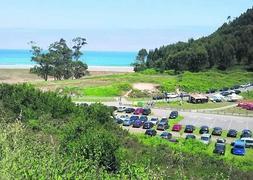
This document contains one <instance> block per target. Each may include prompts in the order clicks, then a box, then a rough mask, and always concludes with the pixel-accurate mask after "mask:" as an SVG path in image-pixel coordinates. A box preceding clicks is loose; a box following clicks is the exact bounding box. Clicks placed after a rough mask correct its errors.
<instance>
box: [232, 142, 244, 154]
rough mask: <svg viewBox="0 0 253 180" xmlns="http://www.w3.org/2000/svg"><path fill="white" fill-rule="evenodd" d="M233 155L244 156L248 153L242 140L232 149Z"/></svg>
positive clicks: (235, 143)
mask: <svg viewBox="0 0 253 180" xmlns="http://www.w3.org/2000/svg"><path fill="white" fill-rule="evenodd" d="M231 153H232V154H235V155H242V156H244V155H245V153H246V150H245V142H243V141H241V140H237V141H235V142H234V147H233V148H232V149H231Z"/></svg>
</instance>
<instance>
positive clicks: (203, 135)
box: [201, 134, 211, 137]
mask: <svg viewBox="0 0 253 180" xmlns="http://www.w3.org/2000/svg"><path fill="white" fill-rule="evenodd" d="M210 136H211V135H210V134H202V135H201V137H210Z"/></svg>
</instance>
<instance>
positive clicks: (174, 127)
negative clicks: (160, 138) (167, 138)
mask: <svg viewBox="0 0 253 180" xmlns="http://www.w3.org/2000/svg"><path fill="white" fill-rule="evenodd" d="M181 129H182V125H181V124H175V125H174V126H173V127H172V131H177V132H178V131H181Z"/></svg>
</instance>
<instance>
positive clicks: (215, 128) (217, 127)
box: [213, 127, 222, 129]
mask: <svg viewBox="0 0 253 180" xmlns="http://www.w3.org/2000/svg"><path fill="white" fill-rule="evenodd" d="M213 129H222V128H221V127H214V128H213Z"/></svg>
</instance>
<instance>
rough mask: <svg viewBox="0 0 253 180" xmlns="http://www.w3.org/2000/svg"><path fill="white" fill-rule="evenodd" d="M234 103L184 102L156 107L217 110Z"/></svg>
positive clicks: (161, 103)
mask: <svg viewBox="0 0 253 180" xmlns="http://www.w3.org/2000/svg"><path fill="white" fill-rule="evenodd" d="M232 104H233V103H230V102H221V103H213V102H208V103H204V104H192V103H188V102H183V103H182V104H181V103H180V102H178V101H177V102H170V103H167V102H157V103H156V104H155V106H156V107H169V108H176V109H215V108H220V107H224V106H229V105H232Z"/></svg>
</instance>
